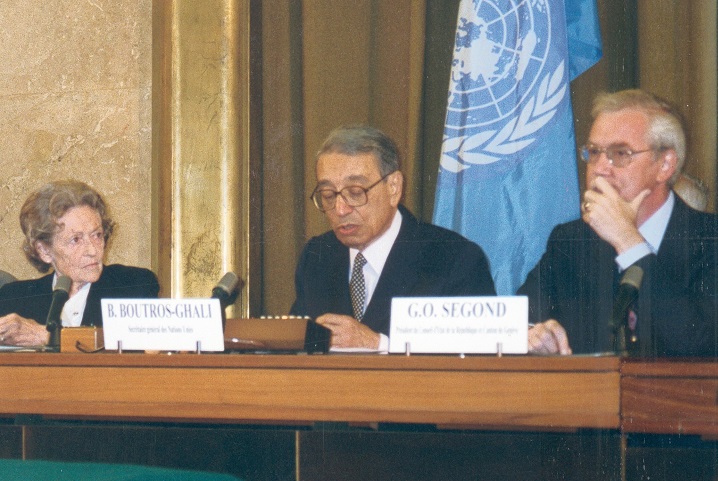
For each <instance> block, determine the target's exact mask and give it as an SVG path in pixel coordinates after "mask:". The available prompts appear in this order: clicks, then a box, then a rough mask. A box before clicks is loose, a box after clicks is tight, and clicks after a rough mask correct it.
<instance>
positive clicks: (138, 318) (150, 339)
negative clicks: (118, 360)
mask: <svg viewBox="0 0 718 481" xmlns="http://www.w3.org/2000/svg"><path fill="white" fill-rule="evenodd" d="M220 309H221V308H220V304H219V299H102V327H103V331H104V335H105V349H109V350H117V348H118V344H117V342H118V341H121V342H122V349H123V350H125V349H126V350H129V351H134V350H140V351H195V350H196V349H197V343H198V342H199V343H200V344H199V346H200V349H201V350H202V351H224V333H223V332H222V311H221V310H220Z"/></svg>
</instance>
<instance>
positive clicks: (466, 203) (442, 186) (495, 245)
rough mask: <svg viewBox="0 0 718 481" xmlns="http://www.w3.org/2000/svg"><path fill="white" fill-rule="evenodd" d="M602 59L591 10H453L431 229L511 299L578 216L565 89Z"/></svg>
mask: <svg viewBox="0 0 718 481" xmlns="http://www.w3.org/2000/svg"><path fill="white" fill-rule="evenodd" d="M600 57H601V39H600V32H599V27H598V18H597V14H596V3H595V0H462V2H461V5H460V7H459V19H458V22H457V27H456V42H455V48H454V60H453V63H452V69H451V82H450V87H449V100H448V107H447V111H446V123H445V126H444V140H443V145H442V154H441V167H440V169H439V178H438V182H437V188H436V201H435V206H434V223H436V224H438V225H441V226H444V227H447V228H449V229H452V230H455V231H457V232H460V233H461V234H463V235H464V236H465V237H468V238H469V239H471V240H473V241H474V242H476V243H478V244H479V245H480V246H481V247H482V248H483V249H484V252H486V255H487V256H488V257H489V260H490V262H491V270H492V274H493V277H494V282H495V284H496V289H497V291H498V293H499V294H501V295H511V294H514V293H515V292H516V290H517V289H518V288H519V287H520V286H521V284H522V283H523V281H524V280H525V278H526V275H527V274H528V272H529V271H530V270H531V269H532V268H533V267H534V266H535V265H536V263H537V262H538V260H539V259H540V257H541V255H542V254H543V251H544V249H545V247H546V241H547V239H548V236H549V234H550V233H551V230H552V229H553V227H554V226H555V225H557V224H559V223H562V222H567V221H569V220H573V219H576V218H578V216H579V192H578V175H577V168H576V142H575V138H574V132H573V113H572V110H571V98H570V91H569V82H570V80H573V79H574V78H575V77H577V76H578V75H580V74H581V73H583V72H584V71H585V70H586V69H588V68H589V67H591V66H592V65H593V64H595V63H596V62H597V61H598V60H599V58H600Z"/></svg>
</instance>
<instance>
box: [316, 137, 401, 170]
mask: <svg viewBox="0 0 718 481" xmlns="http://www.w3.org/2000/svg"><path fill="white" fill-rule="evenodd" d="M326 153H339V154H345V155H357V154H373V155H374V157H375V158H376V160H377V162H378V164H379V172H380V173H381V176H382V177H384V176H386V175H388V174H391V173H392V172H396V171H397V170H399V150H398V149H397V147H396V144H395V143H394V141H393V140H391V138H389V136H387V135H386V134H385V133H384V132H382V131H381V130H379V129H377V128H374V127H369V126H365V125H349V126H342V127H338V128H336V129H334V130H333V131H332V132H331V133H330V134H329V136H328V137H327V138H326V140H324V143H323V144H322V146H321V147H320V148H319V151H318V152H317V155H316V159H318V158H319V156H321V155H323V154H326Z"/></svg>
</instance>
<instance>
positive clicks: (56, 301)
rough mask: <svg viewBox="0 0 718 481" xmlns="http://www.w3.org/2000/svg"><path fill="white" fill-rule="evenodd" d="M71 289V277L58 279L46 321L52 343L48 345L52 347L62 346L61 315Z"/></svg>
mask: <svg viewBox="0 0 718 481" xmlns="http://www.w3.org/2000/svg"><path fill="white" fill-rule="evenodd" d="M70 287H72V280H71V279H70V278H69V277H67V276H60V277H58V278H57V282H56V283H55V288H54V289H53V291H52V302H51V303H50V310H49V311H48V313H47V320H46V321H45V328H46V329H47V330H48V332H49V333H50V341H49V342H48V343H47V344H48V346H50V347H59V346H60V330H61V329H62V321H61V320H60V315H61V314H62V308H63V307H64V306H65V303H66V302H67V300H68V299H69V298H70Z"/></svg>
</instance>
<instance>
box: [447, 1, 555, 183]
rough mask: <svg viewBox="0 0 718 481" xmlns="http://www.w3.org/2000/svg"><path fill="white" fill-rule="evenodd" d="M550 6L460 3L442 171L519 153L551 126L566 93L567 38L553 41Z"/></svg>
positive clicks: (533, 2) (541, 2)
mask: <svg viewBox="0 0 718 481" xmlns="http://www.w3.org/2000/svg"><path fill="white" fill-rule="evenodd" d="M551 8H552V6H551V2H550V0H474V1H467V0H464V1H463V2H462V3H461V7H460V10H459V21H458V26H457V33H456V42H455V48H454V59H453V63H452V69H451V85H450V89H449V99H448V107H447V113H446V124H445V130H444V141H443V145H442V157H441V166H442V167H443V168H444V169H446V170H448V171H450V172H455V173H456V172H460V171H462V170H466V169H468V168H470V167H471V166H473V165H487V164H493V163H495V162H497V161H499V160H502V159H506V158H509V157H512V156H516V155H517V154H518V153H519V152H520V151H521V150H523V149H525V148H526V147H528V146H529V145H531V144H532V143H533V142H534V140H535V139H536V134H538V132H539V131H540V130H541V129H542V128H544V127H545V126H547V125H548V124H550V122H551V120H552V119H553V117H554V115H555V114H556V111H557V108H558V106H559V105H560V104H561V102H562V101H563V100H564V99H565V98H567V95H566V94H567V92H568V75H567V71H566V67H565V60H564V56H565V52H566V44H565V38H562V39H558V38H557V39H556V41H554V39H553V38H552V21H556V18H555V17H554V18H552V12H551ZM560 18H561V19H562V20H563V11H561V12H560ZM562 28H563V27H562Z"/></svg>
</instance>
